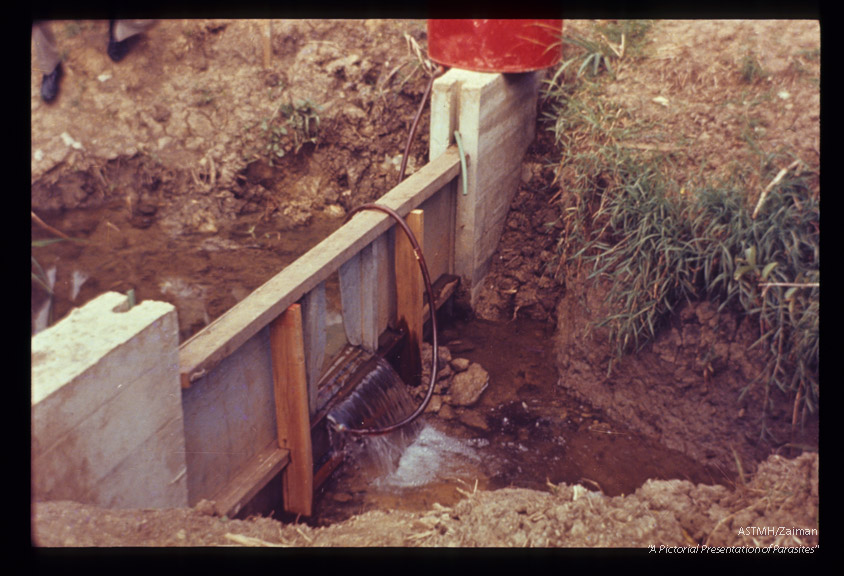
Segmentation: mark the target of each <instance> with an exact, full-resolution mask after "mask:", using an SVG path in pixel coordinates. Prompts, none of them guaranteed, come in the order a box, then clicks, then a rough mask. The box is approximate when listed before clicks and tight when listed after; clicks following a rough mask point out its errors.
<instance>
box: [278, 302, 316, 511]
mask: <svg viewBox="0 0 844 576" xmlns="http://www.w3.org/2000/svg"><path fill="white" fill-rule="evenodd" d="M270 348H271V349H272V363H273V382H274V385H275V404H276V425H277V427H278V445H279V447H280V448H283V449H286V450H289V451H290V464H289V465H288V466H287V467H286V468H285V469H284V478H283V482H284V489H283V490H284V509H285V510H287V511H288V512H292V513H294V514H302V515H304V516H310V515H311V511H312V506H313V494H314V485H313V475H314V456H313V450H312V449H311V420H310V414H309V408H308V405H309V401H308V380H307V375H306V373H305V343H304V338H303V335H302V310H301V306H300V305H299V304H293V305H292V306H290V308H288V309H287V310H286V311H285V312H284V313H283V314H282V315H281V316H279V317H278V319H276V320H275V321H274V322H272V324H270Z"/></svg>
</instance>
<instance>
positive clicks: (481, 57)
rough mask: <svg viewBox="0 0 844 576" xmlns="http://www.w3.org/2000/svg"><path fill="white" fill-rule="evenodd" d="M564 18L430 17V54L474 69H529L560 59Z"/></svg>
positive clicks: (441, 61) (451, 65)
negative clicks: (487, 18) (440, 18)
mask: <svg viewBox="0 0 844 576" xmlns="http://www.w3.org/2000/svg"><path fill="white" fill-rule="evenodd" d="M562 35H563V21H562V20H428V57H429V58H430V59H431V60H433V61H434V62H436V63H437V64H442V65H444V66H448V67H449V68H462V69H464V70H473V71H475V72H530V71H532V70H541V69H543V68H548V67H550V66H554V65H555V64H557V63H558V62H559V61H560V56H561V52H562V51H561V45H562V43H561V39H562Z"/></svg>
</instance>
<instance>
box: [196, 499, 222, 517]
mask: <svg viewBox="0 0 844 576" xmlns="http://www.w3.org/2000/svg"><path fill="white" fill-rule="evenodd" d="M193 509H194V510H196V511H197V512H199V513H200V514H202V515H203V516H219V514H218V513H217V504H216V503H215V502H214V501H213V500H206V499H205V498H203V499H202V500H200V501H199V502H197V503H196V506H194V507H193Z"/></svg>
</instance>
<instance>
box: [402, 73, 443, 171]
mask: <svg viewBox="0 0 844 576" xmlns="http://www.w3.org/2000/svg"><path fill="white" fill-rule="evenodd" d="M444 73H445V68H444V67H443V66H440V67H439V68H437V70H436V72H434V73H433V74H431V78H430V79H428V84H427V85H426V86H425V93H424V94H423V95H422V102H420V103H419V110H417V111H416V117H414V118H413V124H412V125H411V126H410V134H408V136H407V143H406V144H405V146H404V155H403V156H402V159H401V170H399V184H401V183H402V181H403V180H404V173H405V170H406V169H407V158H408V156H409V155H410V145H411V144H412V143H413V137H414V136H415V135H416V129H417V128H418V126H419V120H420V119H421V118H422V112H423V111H424V110H425V102H427V101H428V96H430V94H431V90H432V89H433V87H434V80H436V79H437V78H438V77H439V76H441V75H442V74H444Z"/></svg>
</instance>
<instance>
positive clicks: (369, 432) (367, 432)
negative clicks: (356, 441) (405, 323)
mask: <svg viewBox="0 0 844 576" xmlns="http://www.w3.org/2000/svg"><path fill="white" fill-rule="evenodd" d="M362 210H378V211H381V212H384V213H385V214H388V215H389V216H391V217H392V218H393V220H395V221H396V223H397V224H398V225H399V226H400V227H401V229H402V230H404V233H405V235H407V239H408V240H410V244H411V246H413V252H414V254H415V255H416V260H417V262H419V269H420V270H421V271H422V278H423V279H424V280H425V291H426V292H427V293H428V309H429V312H430V314H431V333H432V336H431V348H432V349H433V350H432V355H431V382H430V383H429V384H428V392H427V394H425V399H424V400H423V401H422V403H421V404H420V405H419V406H418V407H417V408H416V410H414V412H413V414H411V415H410V416H408V417H407V418H405V419H403V420H401V421H400V422H396V423H395V424H390V425H389V426H384V427H383V428H346V427H345V426H343V427H341V428H340V429H341V431H343V432H346V433H349V434H358V435H361V436H374V435H379V434H387V433H388V432H392V431H394V430H397V429H399V428H401V427H402V426H404V425H405V424H409V423H411V422H413V421H414V420H416V418H418V417H419V415H420V414H422V412H424V411H425V408H427V407H428V402H430V401H431V396H432V395H433V394H434V384H435V383H436V382H437V364H438V361H437V352H438V344H437V311H436V306H435V303H434V289H433V288H432V287H431V277H430V276H429V275H428V266H427V265H426V264H425V258H424V257H423V256H422V248H421V247H420V246H419V242H417V241H416V236H414V235H413V230H411V229H410V226H408V225H407V222H405V220H404V218H402V217H401V216H400V215H399V214H398V212H396V211H395V210H393V209H392V208H387V207H386V206H382V205H381V204H362V205H360V206H358V207H357V208H355V209H354V210H352V211H351V212H349V215H348V216H347V217H346V221H347V222H348V221H349V220H350V219H351V217H352V216H354V215H355V214H357V213H358V212H360V211H362Z"/></svg>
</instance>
